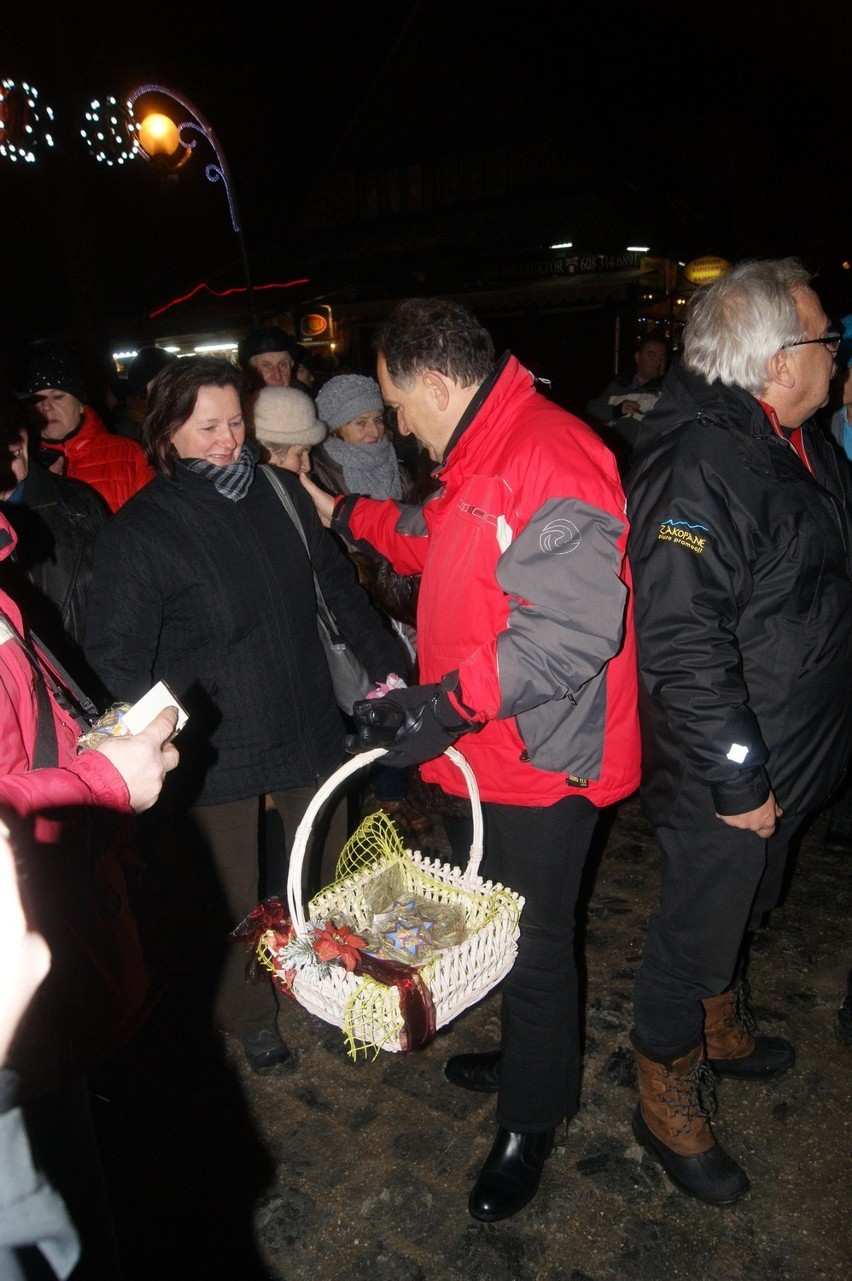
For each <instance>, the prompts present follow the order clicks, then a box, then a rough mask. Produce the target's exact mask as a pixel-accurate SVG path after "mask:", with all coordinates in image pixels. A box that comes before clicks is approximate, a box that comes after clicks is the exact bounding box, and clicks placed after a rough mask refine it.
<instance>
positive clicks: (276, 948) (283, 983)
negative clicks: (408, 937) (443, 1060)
mask: <svg viewBox="0 0 852 1281" xmlns="http://www.w3.org/2000/svg"><path fill="white" fill-rule="evenodd" d="M231 937H232V938H233V939H236V940H238V941H239V942H241V943H244V944H245V945H246V947H249V948H251V949H252V954H253V955H252V960H253V959H254V958H255V957H256V958H257V960H259V961H260V963H261V964H262V965H263V966H264V967H265V968H266V969H268V970H269V971H270V972H271V974H272V979H273V982H274V983H275V986H276V987H277V988H278V989H279V991H281V992H284V993H285V994H286V995H287V996H289V997H291V998H292V999H293V1000H296V1001H297V1000H298V997H297V995H296V993H295V991H294V979H295V976H296V973H297V968H298V964H297V962H296V961H295V959H294V958H293V956H292V950H293V945H294V944H296V943H298V944H299V945H300V952H301V955H302V956H303V957H304V963H308V962H310V963H311V964H314V963H315V964H317V965H334V964H341V965H343V966H344V968H345V969H347V970H348V971H349V972H350V973H352V974H363V975H366V976H367V977H368V978H371V979H375V981H376V982H377V983H381V984H383V985H384V986H385V987H390V988H395V989H396V992H397V994H398V997H399V1011H400V1015H401V1016H402V1029H401V1031H400V1032H399V1042H400V1049H401V1051H402V1052H403V1053H408V1052H409V1051H410V1050H419V1049H422V1048H423V1046H424V1045H428V1044H429V1042H430V1041H431V1040H432V1039H433V1038H434V1036H435V1004H434V1002H433V1000H432V996H431V993H430V992H429V989H428V987H427V986H426V984H425V983H424V982H423V979H422V978H421V976H420V973H419V971H418V970H417V969H415V968H414V967H412V966H410V965H406V964H405V963H404V962H401V961H389V960H385V959H384V958H382V957H378V956H370V955H369V954H368V953H367V952H365V951H364V949H365V948H366V946H367V944H366V942H365V940H364V939H362V938H359V937H358V935H356V934H354V933H353V932H352V930H350V929H349V928H348V926H345V925H341V926H338V925H336V924H335V923H334V922H333V921H329V922H327V923H326V925H325V926H324V927H323V928H322V929H319V928H313V929H312V930H311V933H310V936H309V937H308V938H307V939H304V940H296V934H295V931H294V929H293V923H292V921H291V920H290V916H289V914H288V912H287V910H286V908H285V907H284V904H283V903H282V902H281V900H280V899H279V898H275V897H273V898H268V899H264V901H263V902H262V903H259V904H258V906H257V907H255V908H253V909H252V911H251V912H250V913H249V915H248V916H247V917H246V918H245V920H243V921H242V922H241V923H240V924H239V925H238V926H237V928H236V929H235V930H234V931H233V932H232V934H231ZM288 962H289V963H288ZM352 1050H353V1046H352V1045H350V1053H351V1052H352Z"/></svg>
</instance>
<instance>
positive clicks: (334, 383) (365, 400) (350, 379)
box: [317, 374, 385, 431]
mask: <svg viewBox="0 0 852 1281" xmlns="http://www.w3.org/2000/svg"><path fill="white" fill-rule="evenodd" d="M384 407H385V406H384V401H383V400H382V393H381V390H380V388H379V384H378V383H377V382H376V380H375V379H374V378H365V377H364V375H363V374H338V375H337V377H336V378H330V379H329V381H328V382H327V383H325V385H324V386H322V387H320V389H319V392H318V393H317V413H318V414H319V416H320V418H321V419H322V420H323V422H324V423H327V424H328V429H329V431H336V430H337V428H338V427H345V425H346V424H347V423H351V422H352V420H353V418H360V416H361V414H372V413H375V411H376V410H377V409H378V410H383V409H384Z"/></svg>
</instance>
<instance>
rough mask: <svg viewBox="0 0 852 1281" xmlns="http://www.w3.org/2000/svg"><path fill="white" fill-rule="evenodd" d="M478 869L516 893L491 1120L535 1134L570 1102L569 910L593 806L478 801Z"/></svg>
mask: <svg viewBox="0 0 852 1281" xmlns="http://www.w3.org/2000/svg"><path fill="white" fill-rule="evenodd" d="M483 815H484V820H485V842H484V843H485V857H484V858H483V862H482V869H481V870H482V874H483V875H484V876H486V877H487V878H489V879H490V880H492V881H500V882H502V884H504V885H508V886H509V887H510V888H511V889H513V890H515V891H516V892H517V893H518V894H522V895H523V896H524V898H525V900H526V904H525V906H524V910H523V913H522V915H521V936H520V940H519V944H518V955H517V959H516V961H515V964H514V966H513V967H512V970H511V972H510V973H509V974H508V975H507V976H506V978H505V979H504V980H503V987H502V995H503V1004H502V1039H501V1049H502V1059H501V1065H500V1091H499V1094H498V1096H497V1119H498V1121H499V1123H500V1124H501V1125H503V1126H505V1127H506V1129H509V1130H514V1131H516V1132H521V1133H536V1132H538V1131H542V1130H549V1129H552V1128H553V1127H554V1126H556V1125H559V1123H560V1122H561V1121H563V1120H565V1119H566V1118H567V1119H569V1120H570V1118H571V1117H572V1116H573V1115H574V1113H575V1112H576V1111H577V1108H578V1106H579V1089H580V1037H579V1012H578V1008H577V965H576V959H575V954H574V915H575V911H576V905H577V895H578V893H579V889H580V881H581V877H582V873H583V867H584V864H585V862H586V856H587V854H588V852H589V846H590V845H591V841H592V836H593V835H594V830H595V824H596V823H597V818H598V811H597V809H596V808H595V806H594V805H592V804H591V802H589V801H587V800H586V799H585V798H584V797H580V796H569V797H566V799H565V800H562V801H558V802H557V803H556V804H555V805H550V806H526V805H495V804H492V803H487V804H485V805H483Z"/></svg>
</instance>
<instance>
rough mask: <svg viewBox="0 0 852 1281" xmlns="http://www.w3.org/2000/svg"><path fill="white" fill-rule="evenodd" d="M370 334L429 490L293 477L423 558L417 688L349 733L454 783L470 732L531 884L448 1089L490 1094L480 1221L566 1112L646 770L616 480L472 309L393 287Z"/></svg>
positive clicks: (497, 811)
mask: <svg viewBox="0 0 852 1281" xmlns="http://www.w3.org/2000/svg"><path fill="white" fill-rule="evenodd" d="M376 345H377V349H378V376H379V381H380V383H381V387H382V393H383V396H384V399H385V400H386V402H387V403H388V405H389V406H390V407H391V408H392V409H394V410H395V411H396V415H397V424H398V427H399V430H400V431H401V432H402V433H403V435H408V434H411V435H414V436H415V437H416V438H417V439H418V441H419V442H420V443H421V445H423V446H424V447H425V448H426V449H427V451H428V452H429V455H430V456H431V458H432V459H433V461H434V462H435V463H438V464H439V467H438V469H437V471H436V476H437V478H438V480H439V481H440V482H441V488H440V489H439V491H438V492H437V493H436V494H435V495H434V496H432V497H431V498H430V499H429V500H428V501H427V503H426V504H425V506H423V507H407V506H406V505H405V504H403V503H401V502H396V501H393V500H388V501H379V500H376V499H366V498H360V497H358V496H357V495H349V496H347V497H344V498H341V499H338V500H337V502H336V503H335V501H334V500H333V499H331V498H329V497H328V496H327V495H321V494H320V492H319V491H318V490H317V488H316V486H312V485H311V484H310V482H307V481H305V478H304V477H303V484H305V485H306V487H307V488H308V489H309V490H310V491H311V493H312V495H313V496H314V500H315V502H317V506H318V508H319V510H320V515H321V516H323V517H324V518H325V519H326V521H329V520H331V521H332V527H333V528H334V530H335V531H336V532H339V533H340V534H341V535H343V536H344V537H345V538H347V539H348V540H349V541H350V542H351V543H353V544H354V545H355V546H356V547H357V548H359V549H363V550H365V551H370V550H373V551H374V552H375V551H378V552H380V553H381V554H382V555H384V556H386V557H388V558H389V559H390V561H391V562H392V564H393V566H394V569H396V570H398V571H400V572H401V573H404V574H422V582H421V588H420V595H419V603H418V611H417V635H418V655H419V660H420V676H421V680H422V681H423V684H421V685H418V686H415V687H414V688H411V689H404V690H395V691H393V692H392V693H391V694H389V695H388V696H386V697H385V698H383V699H379V700H373V701H370V702H367V703H361V704H358V705H357V706H356V723H357V724H358V726H359V739H360V744H361V746H363V747H373V746H377V745H381V746H387V747H388V757H387V759H388V762H389V763H391V764H394V765H402V766H405V765H413V764H418V763H421V762H424V761H427V762H429V764H428V765H426V766H425V767H424V769H423V777H424V778H425V779H426V780H427V781H429V782H434V783H438V784H439V785H440V786H441V787H442V788H443V789H444V790H445V791H446V792H449V793H452V794H455V795H459V794H461V792H462V789H463V784H462V783H461V781H460V780H459V778H458V777H456V775H457V771H456V770H455V767H454V766H453V765H452V764H451V763H450V761H449V760H448V759H447V758H446V757H444V756H443V751H444V749H445V748H446V747H447V746H448V745H450V744H451V743H453V742H454V741H455V740H456V739H458V738H459V737H460V736H462V735H465V736H466V737H465V739H464V749H463V750H464V754H465V756H466V757H467V758H468V760H469V761H470V763H471V765H472V767H473V770H474V773H475V774H476V778H477V782H478V784H479V788H480V792H481V795H482V800H483V802H484V813H485V851H486V852H485V861H484V864H483V870H484V875H485V876H487V877H488V878H490V879H491V880H492V881H495V882H496V881H500V882H502V883H503V884H505V885H509V886H511V888H512V889H513V890H515V891H516V892H518V893H519V894H522V895H523V896H524V898H525V900H526V905H525V907H524V911H523V913H522V916H521V937H520V943H519V949H518V956H517V960H516V962H515V965H514V967H513V969H512V971H511V973H510V974H509V976H508V977H507V978H506V980H505V981H504V984H503V1011H502V1043H501V1049H500V1051H492V1052H490V1053H487V1054H470V1055H461V1056H457V1057H455V1058H453V1059H450V1061H449V1063H448V1064H447V1067H446V1072H447V1075H448V1077H449V1078H450V1080H452V1081H453V1082H454V1083H455V1084H457V1085H461V1086H464V1087H465V1088H467V1089H473V1090H483V1091H487V1090H491V1091H495V1090H496V1091H497V1092H498V1100H497V1119H498V1123H499V1128H498V1132H497V1138H496V1140H495V1142H494V1146H493V1148H492V1150H491V1153H490V1155H489V1156H488V1158H487V1160H486V1162H485V1165H484V1166H483V1168H482V1171H481V1172H480V1174H479V1177H478V1179H477V1182H476V1185H475V1187H474V1189H473V1191H472V1193H471V1196H470V1202H469V1208H470V1212H471V1214H472V1215H473V1216H474V1218H477V1219H481V1220H485V1221H493V1220H497V1219H504V1218H507V1217H508V1216H510V1215H512V1214H515V1213H516V1212H517V1211H518V1210H520V1209H521V1208H522V1207H523V1206H524V1205H526V1204H527V1203H528V1202H529V1201H530V1200H531V1199H532V1198H533V1197H534V1196H535V1193H536V1190H537V1188H538V1184H539V1179H540V1176H541V1171H542V1167H543V1165H544V1162H545V1160H546V1158H547V1156H548V1155H549V1153H550V1151H551V1148H552V1146H553V1135H554V1130H555V1128H556V1126H557V1125H559V1124H560V1123H561V1122H562V1121H564V1120H565V1119H566V1118H568V1119H570V1117H572V1116H573V1115H574V1113H575V1112H576V1111H577V1107H578V1093H579V1065H580V1046H579V1031H578V1010H577V975H576V967H575V960H574V952H573V934H574V912H575V905H576V899H577V894H578V890H579V884H580V878H581V874H582V870H583V865H584V862H585V859H586V855H587V853H588V850H589V846H590V843H591V839H592V835H593V832H594V829H595V824H596V821H597V815H598V811H599V808H600V807H601V806H604V805H608V804H610V803H611V802H613V801H617V800H619V799H620V798H621V797H624V796H627V795H628V794H629V793H630V792H632V791H633V790H634V789H635V788H636V786H637V785H638V778H639V748H638V729H637V721H636V675H635V656H634V647H633V637H632V629H631V622H630V603H629V579H628V571H627V566H626V564H625V561H624V547H625V543H626V539H627V522H626V520H625V515H624V495H623V493H622V490H621V487H620V484H619V481H618V473H617V470H616V465H615V460H614V458H613V456H612V454H611V453H610V452H609V450H607V449H606V447H605V446H604V445H603V444H602V442H601V441H600V439H599V438H598V436H597V435H596V434H595V433H594V432H593V431H591V429H590V428H588V427H587V426H586V425H585V424H584V423H581V422H580V421H578V420H577V419H576V418H572V417H571V416H570V415H569V414H567V413H565V412H564V411H563V410H561V409H559V408H558V407H557V406H555V405H554V404H552V403H551V402H550V401H548V400H546V399H545V398H544V397H543V396H541V395H539V394H538V392H537V391H536V390H535V386H534V379H533V376H532V375H531V374H530V373H529V372H528V371H527V370H525V369H524V368H523V367H522V366H521V365H520V364H519V363H518V361H517V360H516V359H515V358H514V357H513V356H511V355H510V354H509V353H508V352H507V353H506V354H505V355H504V356H503V357H502V358H501V359H500V360H499V361H496V362H495V359H494V347H493V344H492V341H491V338H490V336H489V334H488V333H487V332H486V331H485V330H484V329H483V328H482V326H481V325H480V324H479V322H478V321H477V320H476V319H475V317H473V316H472V315H470V313H469V312H467V311H466V310H465V309H464V308H463V307H460V306H459V305H458V304H456V303H451V302H445V301H441V300H437V299H409V300H407V301H405V302H402V303H401V304H399V306H398V307H397V309H396V311H395V312H394V313H393V315H392V316H391V318H390V319H389V320H388V321H387V323H386V324H385V325H384V327H383V328H382V330H381V332H380V333H379V335H378V336H377V342H376Z"/></svg>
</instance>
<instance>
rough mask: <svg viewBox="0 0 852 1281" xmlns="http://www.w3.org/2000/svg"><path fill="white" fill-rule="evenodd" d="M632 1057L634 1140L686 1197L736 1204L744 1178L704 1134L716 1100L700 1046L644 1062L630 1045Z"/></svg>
mask: <svg viewBox="0 0 852 1281" xmlns="http://www.w3.org/2000/svg"><path fill="white" fill-rule="evenodd" d="M634 1053H635V1055H636V1066H637V1068H638V1070H639V1100H640V1101H639V1106H638V1108H637V1109H636V1112H635V1113H634V1116H633V1133H634V1134H635V1135H636V1138H637V1139H638V1140H639V1142H640V1143H641V1144H642V1146H643V1147H644V1148H645V1150H646V1151H647V1152H649V1153H650V1154H651V1155H652V1156H654V1157H656V1159H657V1160H658V1161H659V1162H660V1164H661V1165H662V1167H663V1169H664V1170H665V1172H666V1174H668V1176H669V1178H670V1179H671V1180H672V1181H673V1182H674V1183H676V1184H677V1186H678V1187H679V1188H681V1189H682V1190H683V1191H684V1192H688V1193H689V1194H690V1196H694V1197H697V1198H698V1199H699V1200H700V1201H707V1202H709V1203H711V1204H713V1205H728V1204H730V1203H731V1202H732V1201H738V1200H739V1198H740V1197H741V1196H743V1194H744V1193H746V1192H747V1191H748V1189H749V1181H748V1176H747V1175H746V1173H745V1171H744V1170H741V1169H740V1167H739V1166H738V1165H737V1163H736V1161H734V1160H732V1158H731V1157H729V1156H728V1154H727V1152H725V1150H724V1149H723V1148H722V1147H721V1146H720V1144H719V1143H717V1142H716V1139H715V1138H714V1136H713V1131H712V1130H711V1129H710V1116H711V1115H712V1113H713V1112H714V1111H715V1102H716V1101H715V1096H714V1092H713V1074H712V1072H711V1071H710V1068H709V1067H708V1066H707V1061H706V1060H705V1059H704V1057H703V1052H702V1047H701V1046H700V1045H696V1046H694V1048H693V1049H691V1050H690V1051H689V1052H688V1053H687V1054H684V1055H683V1056H682V1057H681V1058H679V1059H673V1060H672V1061H671V1062H668V1063H662V1062H657V1061H655V1060H654V1059H649V1058H647V1057H646V1056H645V1055H644V1054H642V1053H641V1051H640V1050H639V1049H638V1048H637V1046H636V1044H635V1042H634Z"/></svg>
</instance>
